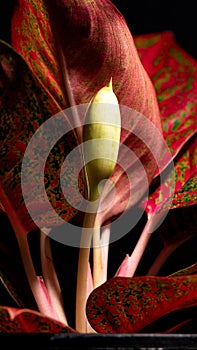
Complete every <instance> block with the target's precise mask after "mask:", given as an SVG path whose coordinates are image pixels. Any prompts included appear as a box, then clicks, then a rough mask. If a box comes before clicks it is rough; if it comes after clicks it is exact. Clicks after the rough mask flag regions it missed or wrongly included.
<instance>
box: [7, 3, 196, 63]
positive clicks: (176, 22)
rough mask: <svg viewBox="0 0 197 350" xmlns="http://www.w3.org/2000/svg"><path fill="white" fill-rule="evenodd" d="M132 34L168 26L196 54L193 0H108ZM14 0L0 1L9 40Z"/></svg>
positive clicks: (185, 46) (191, 52)
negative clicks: (122, 16)
mask: <svg viewBox="0 0 197 350" xmlns="http://www.w3.org/2000/svg"><path fill="white" fill-rule="evenodd" d="M112 2H113V3H114V5H115V6H116V7H117V8H118V9H119V10H120V11H121V13H122V14H123V15H124V17H125V19H126V21H127V24H128V26H129V28H130V30H131V32H132V34H133V35H135V34H143V33H150V32H158V31H163V30H172V31H173V32H174V34H175V37H176V40H177V42H178V43H179V44H180V45H181V46H182V47H183V48H184V49H185V50H186V51H188V52H189V53H190V54H192V55H193V56H194V57H195V58H197V40H196V34H197V29H196V22H197V20H196V10H195V9H194V5H195V1H192V0H187V1H176V0H171V1H170V0H164V1H160V0H149V1H144V0H141V1H140V0H134V1H133V0H112ZM14 3H15V0H4V1H1V2H0V37H1V39H3V40H6V41H10V32H9V25H10V17H11V13H12V8H13V6H14Z"/></svg>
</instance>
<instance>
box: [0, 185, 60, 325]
mask: <svg viewBox="0 0 197 350" xmlns="http://www.w3.org/2000/svg"><path fill="white" fill-rule="evenodd" d="M0 198H1V202H2V205H3V206H4V208H5V211H6V214H7V216H8V219H9V220H10V223H11V225H12V227H13V230H14V232H15V235H16V238H17V241H18V245H19V250H20V254H21V258H22V262H23V266H24V269H25V273H26V276H27V280H28V282H29V285H30V288H31V290H32V293H33V296H34V298H35V301H36V303H37V306H38V309H39V311H40V312H41V313H42V314H44V315H46V316H47V317H51V318H53V319H55V320H58V321H59V318H58V315H57V313H56V310H55V309H54V307H53V305H52V303H51V299H50V297H49V295H48V292H47V289H46V286H45V284H44V283H43V280H42V279H41V278H39V277H38V276H37V275H36V272H35V268H34V265H33V261H32V257H31V252H30V249H29V245H28V240H27V231H26V230H25V228H24V227H23V225H22V223H21V221H20V219H19V218H18V216H17V214H16V212H15V210H14V208H13V207H12V205H11V203H10V201H9V199H8V197H7V196H6V194H5V192H4V190H3V188H2V187H1V186H0Z"/></svg>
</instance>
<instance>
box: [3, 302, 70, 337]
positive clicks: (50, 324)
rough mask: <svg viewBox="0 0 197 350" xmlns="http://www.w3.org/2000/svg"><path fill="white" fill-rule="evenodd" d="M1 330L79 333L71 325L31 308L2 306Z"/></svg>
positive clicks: (11, 331) (7, 331) (9, 331)
mask: <svg viewBox="0 0 197 350" xmlns="http://www.w3.org/2000/svg"><path fill="white" fill-rule="evenodd" d="M0 318H1V323H0V332H4V333H5V332H6V333H13V332H14V333H77V331H75V330H74V329H72V328H71V327H68V326H65V325H63V324H61V323H60V322H57V321H54V320H53V319H50V318H48V317H45V316H43V315H42V314H40V313H39V312H36V311H32V310H29V309H17V308H11V307H5V306H0Z"/></svg>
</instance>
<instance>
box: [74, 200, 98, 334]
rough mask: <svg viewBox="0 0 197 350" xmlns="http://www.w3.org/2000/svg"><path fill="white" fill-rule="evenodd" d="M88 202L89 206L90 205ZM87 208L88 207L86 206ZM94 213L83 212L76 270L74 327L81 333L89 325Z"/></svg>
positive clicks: (87, 329) (87, 330)
mask: <svg viewBox="0 0 197 350" xmlns="http://www.w3.org/2000/svg"><path fill="white" fill-rule="evenodd" d="M91 204H92V203H91V202H90V204H89V205H90V206H91ZM87 210H88V208H87ZM95 217H96V213H91V212H90V213H89V212H88V211H87V212H86V213H85V217H84V222H83V228H82V235H81V242H80V249H79V258H78V271H77V288H76V329H77V330H78V331H79V332H81V333H88V332H89V331H90V328H91V327H90V325H89V322H88V320H87V317H86V302H87V298H88V296H89V294H90V293H91V291H92V289H93V281H92V272H91V268H90V261H89V258H90V245H91V241H92V235H93V231H94V224H95Z"/></svg>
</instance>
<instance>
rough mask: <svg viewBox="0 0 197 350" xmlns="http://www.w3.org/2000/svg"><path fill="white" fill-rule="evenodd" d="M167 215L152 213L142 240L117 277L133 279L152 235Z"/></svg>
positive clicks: (124, 262)
mask: <svg viewBox="0 0 197 350" xmlns="http://www.w3.org/2000/svg"><path fill="white" fill-rule="evenodd" d="M165 214H166V211H162V212H159V213H152V215H149V217H148V220H147V222H146V224H145V226H144V229H143V231H142V233H141V235H140V238H139V240H138V242H137V244H136V246H135V248H134V250H133V252H132V254H131V255H130V256H128V255H127V256H126V258H125V259H124V260H123V262H122V264H121V265H120V266H119V268H118V270H117V272H116V276H124V277H133V276H134V274H135V272H136V269H137V267H138V264H139V262H140V260H141V258H142V255H143V254H144V251H145V249H146V247H147V244H148V242H149V240H150V237H151V234H152V232H153V231H154V229H155V227H156V226H157V224H158V222H159V221H160V220H161V219H162V218H163V216H164V215H165Z"/></svg>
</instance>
